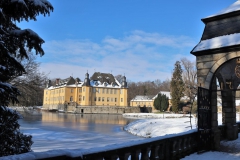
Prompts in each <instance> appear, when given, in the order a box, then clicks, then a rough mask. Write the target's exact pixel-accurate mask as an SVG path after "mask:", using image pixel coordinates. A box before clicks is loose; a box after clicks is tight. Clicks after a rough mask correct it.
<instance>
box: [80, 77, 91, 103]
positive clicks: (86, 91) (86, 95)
mask: <svg viewBox="0 0 240 160" xmlns="http://www.w3.org/2000/svg"><path fill="white" fill-rule="evenodd" d="M91 93H92V91H91V86H90V79H89V74H88V73H86V74H85V79H84V83H83V86H82V105H84V106H89V105H91V98H92V96H91Z"/></svg>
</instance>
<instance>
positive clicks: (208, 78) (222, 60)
mask: <svg viewBox="0 0 240 160" xmlns="http://www.w3.org/2000/svg"><path fill="white" fill-rule="evenodd" d="M239 57H240V52H230V53H225V54H224V55H223V56H222V57H221V58H220V59H218V60H216V61H215V63H213V65H212V66H211V67H210V68H209V72H208V74H207V76H206V79H205V83H204V86H203V87H204V88H207V89H209V88H210V87H211V82H212V79H213V76H214V73H215V72H216V71H217V69H218V68H219V67H220V66H221V65H223V64H224V63H225V62H227V61H229V60H231V59H235V58H239Z"/></svg>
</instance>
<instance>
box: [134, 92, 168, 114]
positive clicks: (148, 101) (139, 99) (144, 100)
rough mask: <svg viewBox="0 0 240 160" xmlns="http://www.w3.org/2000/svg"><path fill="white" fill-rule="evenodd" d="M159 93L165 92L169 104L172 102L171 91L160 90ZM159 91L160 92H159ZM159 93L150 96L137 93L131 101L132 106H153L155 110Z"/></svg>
mask: <svg viewBox="0 0 240 160" xmlns="http://www.w3.org/2000/svg"><path fill="white" fill-rule="evenodd" d="M159 93H161V94H164V95H166V96H167V97H168V99H169V105H170V104H171V95H170V92H167V91H160V92H159ZM159 93H158V94H159ZM158 94H157V95H150V96H144V95H137V96H136V97H134V98H133V99H132V100H131V101H130V106H131V107H152V108H153V110H154V109H155V108H154V105H153V103H154V100H155V99H156V98H157V96H158Z"/></svg>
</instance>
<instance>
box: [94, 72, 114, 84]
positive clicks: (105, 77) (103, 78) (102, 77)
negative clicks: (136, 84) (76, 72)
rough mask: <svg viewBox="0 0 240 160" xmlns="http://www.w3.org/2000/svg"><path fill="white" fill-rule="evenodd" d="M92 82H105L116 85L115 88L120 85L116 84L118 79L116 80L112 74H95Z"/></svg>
mask: <svg viewBox="0 0 240 160" xmlns="http://www.w3.org/2000/svg"><path fill="white" fill-rule="evenodd" d="M90 80H91V81H96V82H97V81H99V82H101V84H103V83H104V82H106V83H108V84H111V85H115V86H119V83H117V82H116V79H115V78H114V76H113V75H112V74H110V73H100V72H95V73H94V74H93V75H92V77H91V78H90Z"/></svg>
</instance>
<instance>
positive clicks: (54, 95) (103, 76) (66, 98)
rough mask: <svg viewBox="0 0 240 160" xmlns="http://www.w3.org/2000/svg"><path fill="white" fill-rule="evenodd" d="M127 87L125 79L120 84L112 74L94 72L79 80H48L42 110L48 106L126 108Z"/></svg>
mask: <svg viewBox="0 0 240 160" xmlns="http://www.w3.org/2000/svg"><path fill="white" fill-rule="evenodd" d="M127 94H128V87H127V82H126V77H125V76H124V77H123V80H122V82H121V83H119V82H118V81H117V79H115V78H114V76H113V75H112V74H109V73H100V72H95V73H94V74H93V75H92V77H91V78H89V74H88V73H86V74H85V79H84V81H80V79H79V78H76V79H74V78H73V77H71V76H70V77H69V78H67V79H56V81H55V82H51V81H50V80H49V81H48V83H47V86H46V88H45V90H44V99H43V108H49V106H55V107H56V106H61V105H70V104H71V105H76V106H122V107H126V106H127Z"/></svg>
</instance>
